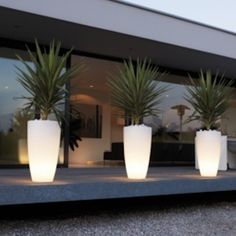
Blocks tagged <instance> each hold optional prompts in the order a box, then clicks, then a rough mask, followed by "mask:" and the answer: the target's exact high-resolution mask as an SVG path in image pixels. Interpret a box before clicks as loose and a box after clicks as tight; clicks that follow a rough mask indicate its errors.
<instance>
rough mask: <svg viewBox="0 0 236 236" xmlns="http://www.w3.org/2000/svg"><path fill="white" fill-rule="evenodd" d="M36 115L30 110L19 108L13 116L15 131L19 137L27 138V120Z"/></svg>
mask: <svg viewBox="0 0 236 236" xmlns="http://www.w3.org/2000/svg"><path fill="white" fill-rule="evenodd" d="M33 118H34V115H33V113H32V112H30V111H26V110H18V111H17V112H16V113H15V114H14V117H13V131H15V132H16V134H17V136H18V137H19V138H24V139H26V138H27V121H28V120H32V119H33Z"/></svg>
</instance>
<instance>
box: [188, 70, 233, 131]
mask: <svg viewBox="0 0 236 236" xmlns="http://www.w3.org/2000/svg"><path fill="white" fill-rule="evenodd" d="M190 81H191V85H192V86H187V87H186V90H187V92H188V94H187V95H185V99H186V101H188V102H189V103H190V104H191V105H192V106H193V108H194V110H195V111H194V112H193V114H192V115H191V116H190V118H189V120H188V121H189V122H190V121H193V120H199V121H201V122H202V125H203V129H206V130H209V129H217V127H218V126H219V124H218V122H219V120H220V118H221V116H222V115H223V114H224V112H225V111H226V109H227V108H228V107H229V99H230V97H231V95H232V91H233V90H232V88H231V87H230V86H231V85H232V83H233V81H232V80H226V79H224V78H223V76H221V78H219V79H218V74H216V76H215V77H214V78H212V74H211V71H210V70H207V72H206V74H204V73H203V71H202V70H201V72H200V74H199V79H198V80H193V79H192V78H191V77H190Z"/></svg>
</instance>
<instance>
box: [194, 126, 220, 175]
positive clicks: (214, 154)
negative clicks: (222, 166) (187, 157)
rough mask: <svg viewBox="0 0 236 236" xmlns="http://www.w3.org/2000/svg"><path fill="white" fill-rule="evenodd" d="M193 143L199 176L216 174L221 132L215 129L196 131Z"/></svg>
mask: <svg viewBox="0 0 236 236" xmlns="http://www.w3.org/2000/svg"><path fill="white" fill-rule="evenodd" d="M195 145H196V154H197V161H198V165H199V170H200V174H201V176H206V177H214V176H216V175H217V171H218V167H219V161H220V155H221V132H219V131H216V130H204V131H198V132H197V134H196V139H195Z"/></svg>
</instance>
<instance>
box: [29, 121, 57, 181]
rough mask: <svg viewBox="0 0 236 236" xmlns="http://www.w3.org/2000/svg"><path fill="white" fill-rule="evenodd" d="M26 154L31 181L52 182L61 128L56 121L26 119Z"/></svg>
mask: <svg viewBox="0 0 236 236" xmlns="http://www.w3.org/2000/svg"><path fill="white" fill-rule="evenodd" d="M27 132H28V156H29V166H30V174H31V178H32V181H34V182H52V181H53V179H54V176H55V172H56V167H57V162H58V154H59V146H60V132H61V129H60V127H59V124H58V122H57V121H51V120H33V121H28V131H27Z"/></svg>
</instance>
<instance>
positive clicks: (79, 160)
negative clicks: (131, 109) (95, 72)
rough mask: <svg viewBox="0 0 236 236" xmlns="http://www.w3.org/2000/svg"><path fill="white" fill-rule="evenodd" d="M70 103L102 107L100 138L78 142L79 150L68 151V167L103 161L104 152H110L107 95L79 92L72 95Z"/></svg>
mask: <svg viewBox="0 0 236 236" xmlns="http://www.w3.org/2000/svg"><path fill="white" fill-rule="evenodd" d="M71 100H72V101H75V100H76V101H77V102H79V103H84V104H94V105H101V106H102V137H101V138H84V137H82V141H81V142H79V148H76V149H75V151H72V150H70V151H69V165H76V164H89V163H94V162H101V161H103V153H104V151H107V150H110V146H111V125H110V119H111V112H110V104H109V97H108V94H101V93H94V92H93V93H92V94H90V95H89V92H88V91H86V90H85V91H83V90H80V94H79V95H74V96H72V98H71Z"/></svg>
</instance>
